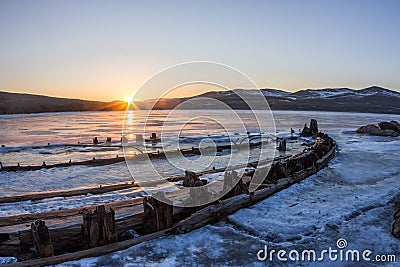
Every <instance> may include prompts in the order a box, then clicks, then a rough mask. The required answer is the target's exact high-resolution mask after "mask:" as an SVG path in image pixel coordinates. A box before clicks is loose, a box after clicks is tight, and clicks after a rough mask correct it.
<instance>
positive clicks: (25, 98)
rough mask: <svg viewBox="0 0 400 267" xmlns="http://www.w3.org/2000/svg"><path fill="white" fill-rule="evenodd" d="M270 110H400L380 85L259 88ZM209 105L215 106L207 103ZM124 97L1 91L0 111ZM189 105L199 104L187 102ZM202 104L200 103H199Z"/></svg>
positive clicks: (399, 99)
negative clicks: (82, 97) (90, 97)
mask: <svg viewBox="0 0 400 267" xmlns="http://www.w3.org/2000/svg"><path fill="white" fill-rule="evenodd" d="M237 92H240V93H242V94H249V95H254V94H255V93H256V90H251V89H246V90H244V89H235V90H232V91H211V92H206V93H203V94H200V95H197V96H193V97H185V98H164V99H160V100H159V101H158V102H157V103H156V104H155V109H173V108H175V107H176V106H177V105H179V104H181V103H183V102H184V101H185V100H187V99H195V98H199V97H209V98H214V99H217V100H220V101H222V102H224V103H225V104H227V105H228V106H230V107H232V108H233V109H248V106H247V105H246V103H244V102H243V100H242V99H241V98H240V97H239V96H238V95H237V94H236V93H237ZM261 92H262V93H263V95H264V97H265V98H266V99H267V100H268V103H269V105H270V107H271V109H272V110H316V111H343V112H370V113H391V114H400V93H399V92H395V91H392V90H389V89H385V88H382V87H379V86H371V87H368V88H365V89H362V90H354V89H350V88H326V89H306V90H300V91H297V92H294V93H291V92H286V91H282V90H276V89H261ZM155 102H156V100H151V99H150V100H144V101H138V102H135V104H136V106H137V107H138V108H140V109H149V108H151V107H152V106H153V105H154V103H155ZM206 104H207V108H208V109H215V108H217V107H215V106H214V105H213V104H212V103H206ZM126 108H127V103H126V102H123V101H112V102H100V101H88V100H80V99H66V98H57V97H48V96H41V95H30V94H17V93H7V92H0V114H14V113H40V112H63V111H104V110H125V109H126ZM186 108H188V109H197V108H199V106H197V107H196V106H194V105H189V106H186ZM200 108H203V107H200Z"/></svg>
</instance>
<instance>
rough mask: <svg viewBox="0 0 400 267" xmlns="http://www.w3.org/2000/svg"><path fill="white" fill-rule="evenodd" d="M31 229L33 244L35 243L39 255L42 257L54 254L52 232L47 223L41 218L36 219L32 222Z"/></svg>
mask: <svg viewBox="0 0 400 267" xmlns="http://www.w3.org/2000/svg"><path fill="white" fill-rule="evenodd" d="M31 231H32V237H33V244H34V245H35V248H36V251H37V254H38V256H39V257H41V258H45V257H50V256H53V255H54V249H53V245H52V244H51V238H50V233H49V229H48V228H47V226H46V223H45V222H44V221H41V220H37V221H35V222H34V223H32V224H31Z"/></svg>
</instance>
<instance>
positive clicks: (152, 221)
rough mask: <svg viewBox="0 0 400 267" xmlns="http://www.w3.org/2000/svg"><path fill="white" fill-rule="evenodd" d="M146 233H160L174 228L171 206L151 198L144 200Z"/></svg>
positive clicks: (147, 197)
mask: <svg viewBox="0 0 400 267" xmlns="http://www.w3.org/2000/svg"><path fill="white" fill-rule="evenodd" d="M143 207H144V231H145V233H146V234H150V233H154V232H158V231H161V230H164V229H167V228H170V227H172V223H173V221H172V209H173V207H172V206H171V205H168V204H166V203H164V202H161V201H159V200H158V199H155V198H153V197H151V196H146V197H145V198H144V199H143Z"/></svg>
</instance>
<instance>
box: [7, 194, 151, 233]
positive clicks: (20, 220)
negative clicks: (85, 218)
mask: <svg viewBox="0 0 400 267" xmlns="http://www.w3.org/2000/svg"><path fill="white" fill-rule="evenodd" d="M142 203H143V197H137V198H134V199H127V200H120V201H115V202H110V203H105V204H98V205H91V206H84V207H78V208H72V209H67V210H57V211H48V212H39V213H29V214H20V215H13V216H7V217H0V229H1V227H3V226H10V225H17V224H25V223H29V222H31V221H35V220H39V219H41V220H48V219H53V218H57V219H62V218H64V217H69V216H77V215H79V213H80V212H82V210H84V209H87V210H94V209H95V208H96V207H98V206H100V205H104V206H105V207H112V208H113V209H119V208H123V207H131V206H136V205H142Z"/></svg>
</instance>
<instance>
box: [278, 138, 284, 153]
mask: <svg viewBox="0 0 400 267" xmlns="http://www.w3.org/2000/svg"><path fill="white" fill-rule="evenodd" d="M278 150H279V151H286V139H283V140H282V142H280V143H279V148H278Z"/></svg>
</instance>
